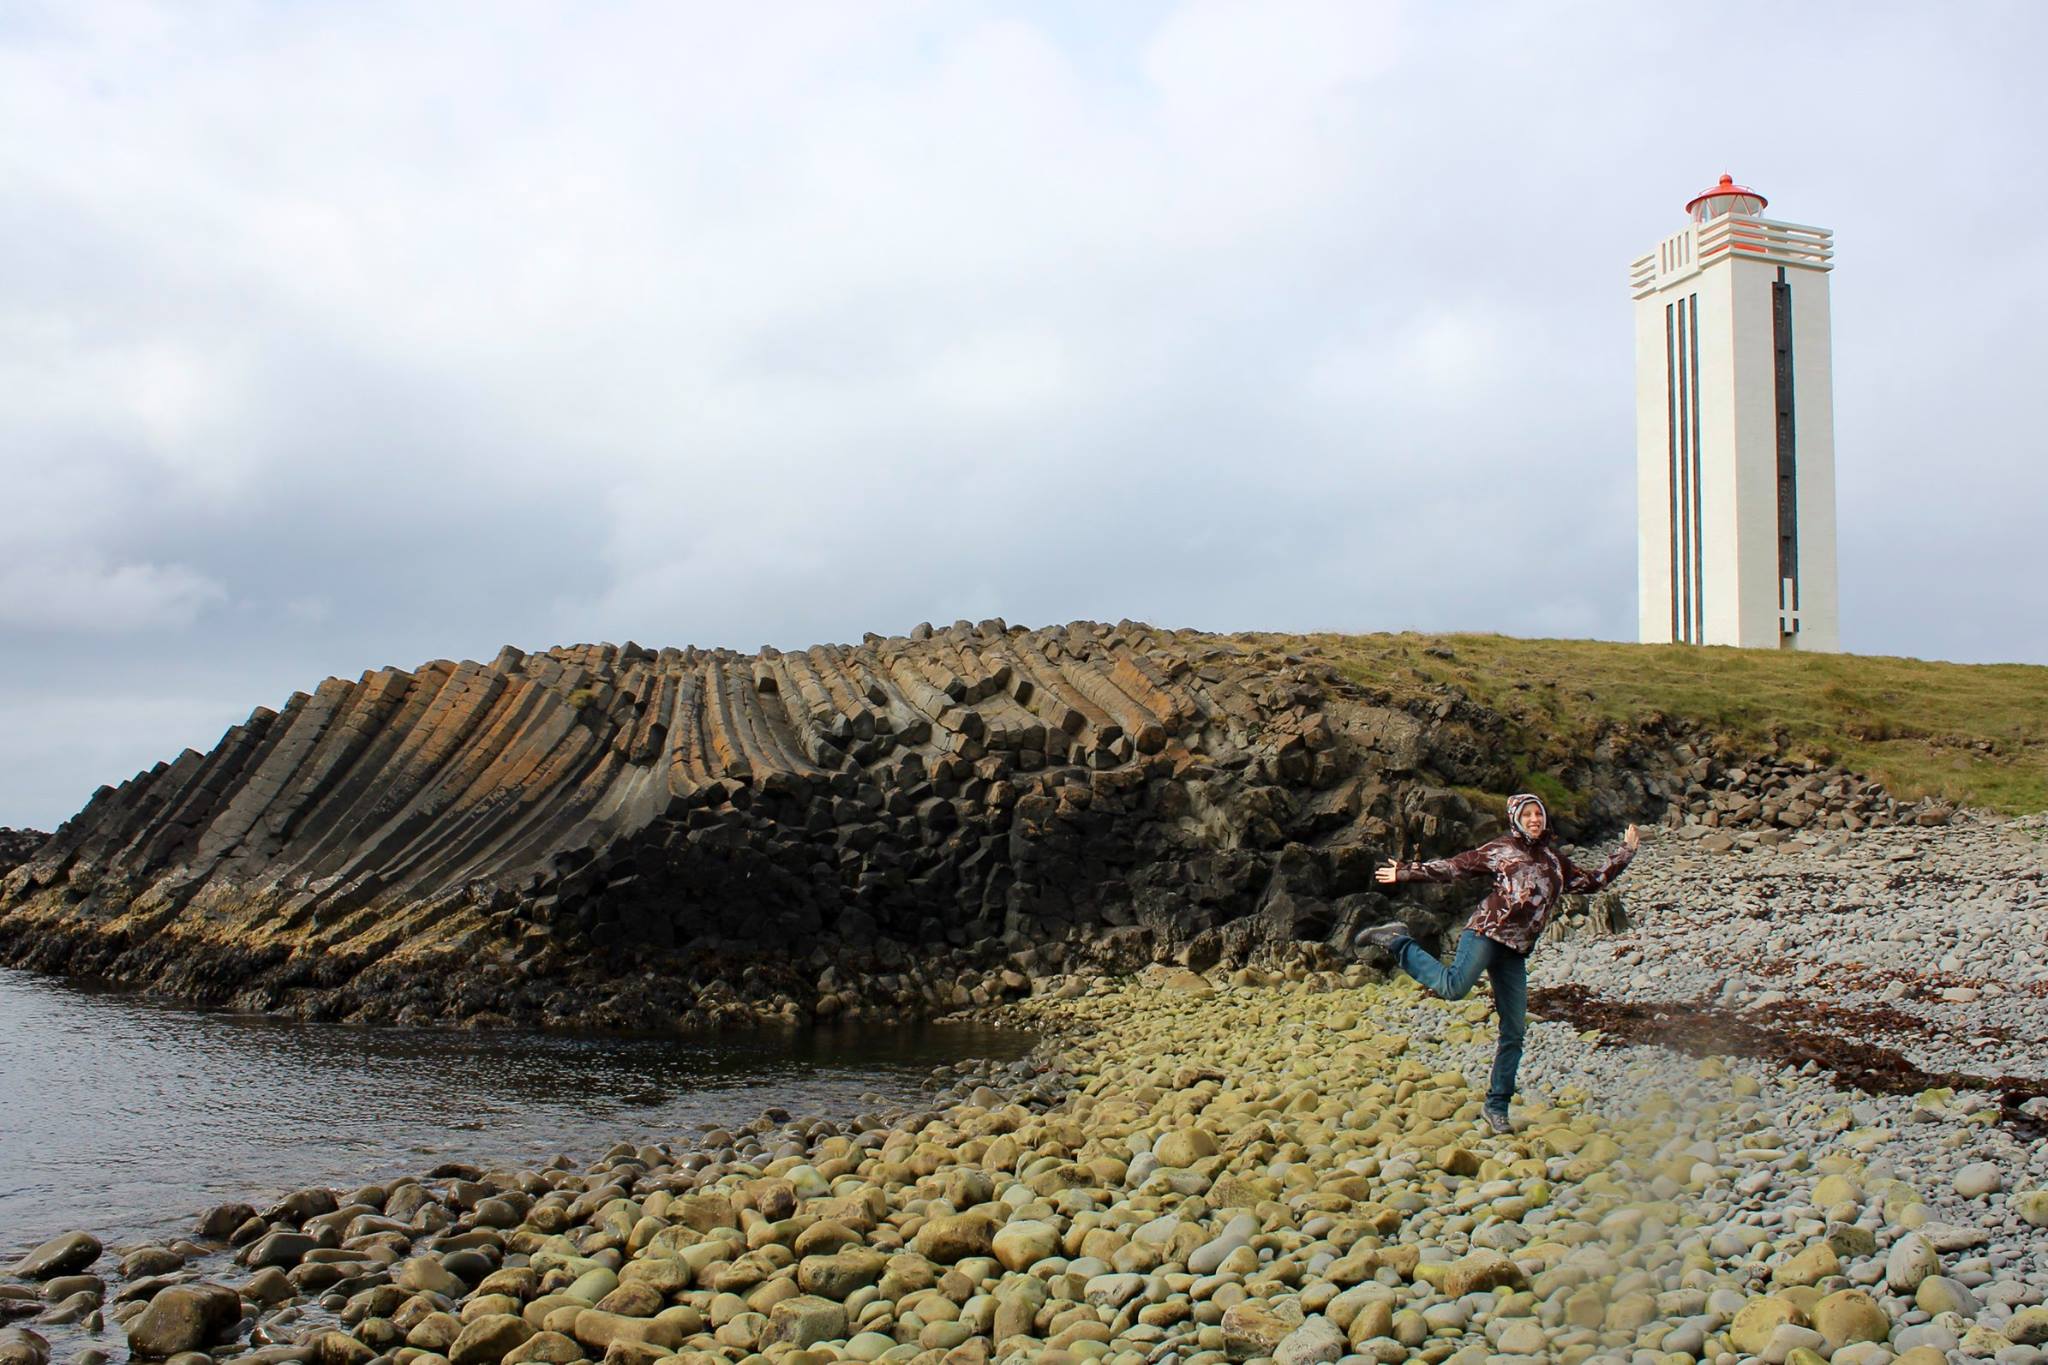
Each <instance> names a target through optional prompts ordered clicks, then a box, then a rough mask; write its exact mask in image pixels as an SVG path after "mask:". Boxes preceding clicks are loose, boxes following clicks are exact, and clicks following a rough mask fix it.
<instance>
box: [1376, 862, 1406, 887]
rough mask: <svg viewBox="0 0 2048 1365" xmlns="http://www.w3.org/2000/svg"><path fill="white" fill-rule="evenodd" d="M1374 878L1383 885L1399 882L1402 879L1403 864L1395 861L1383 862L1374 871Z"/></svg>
mask: <svg viewBox="0 0 2048 1365" xmlns="http://www.w3.org/2000/svg"><path fill="white" fill-rule="evenodd" d="M1372 879H1373V880H1374V881H1376V882H1379V883H1380V884H1382V885H1389V884H1391V883H1394V882H1397V881H1399V880H1401V866H1400V864H1399V863H1394V862H1388V863H1383V864H1381V865H1380V866H1379V868H1377V869H1376V870H1375V871H1374V872H1373V874H1372Z"/></svg>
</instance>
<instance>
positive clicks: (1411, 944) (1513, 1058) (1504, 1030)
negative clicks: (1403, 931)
mask: <svg viewBox="0 0 2048 1365" xmlns="http://www.w3.org/2000/svg"><path fill="white" fill-rule="evenodd" d="M1395 957H1396V958H1397V959H1398V960H1399V962H1400V964H1401V970H1402V971H1404V972H1406V973H1408V975H1410V976H1412V977H1414V978H1415V979H1416V980H1417V981H1420V982H1421V983H1422V987H1423V989H1424V990H1427V991H1429V992H1430V993H1432V994H1434V995H1440V996H1442V997H1443V998H1444V999H1446V1000H1463V999H1464V998H1465V997H1466V996H1468V995H1470V994H1471V993H1472V987H1473V985H1474V983H1476V982H1477V981H1478V980H1479V974H1480V973H1481V972H1485V973H1486V975H1487V976H1488V977H1490V978H1492V981H1493V1008H1494V1012H1495V1013H1497V1014H1498V1015H1500V1046H1499V1047H1497V1048H1496V1049H1494V1053H1493V1076H1492V1077H1491V1079H1490V1081H1489V1083H1488V1085H1487V1088H1486V1107H1487V1108H1488V1109H1490V1110H1492V1111H1493V1112H1494V1113H1496V1114H1505V1113H1507V1112H1508V1101H1509V1100H1511V1099H1513V1098H1514V1096H1515V1073H1516V1072H1518V1071H1520V1070H1521V1069H1522V1036H1523V1034H1525V1033H1526V1032H1527V1031H1528V1027H1529V959H1528V958H1526V957H1524V956H1523V955H1522V954H1520V953H1518V952H1516V951H1515V950H1514V949H1512V948H1510V947H1508V946H1507V945H1506V944H1502V943H1495V942H1494V941H1493V940H1492V939H1490V938H1487V937H1485V936H1483V935H1481V934H1475V933H1473V932H1472V931H1471V930H1470V929H1467V930H1466V931H1465V935H1464V937H1463V938H1460V939H1459V940H1458V951H1457V955H1456V956H1454V957H1453V958H1452V959H1451V965H1450V966H1448V967H1446V966H1444V964H1443V963H1441V962H1438V961H1437V960H1436V959H1435V958H1433V957H1431V956H1430V955H1429V954H1428V953H1427V952H1425V951H1424V950H1423V947H1422V945H1421V944H1419V943H1417V942H1416V941H1415V940H1414V939H1412V938H1404V939H1402V940H1401V942H1400V944H1399V946H1398V947H1397V948H1396V950H1395Z"/></svg>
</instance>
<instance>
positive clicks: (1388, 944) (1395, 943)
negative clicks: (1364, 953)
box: [1351, 923, 1414, 953]
mask: <svg viewBox="0 0 2048 1365" xmlns="http://www.w3.org/2000/svg"><path fill="white" fill-rule="evenodd" d="M1412 937H1414V936H1413V935H1412V934H1410V933H1409V932H1408V926H1407V925H1405V924H1400V923H1394V924H1375V925H1373V926H1372V927H1371V928H1370V929H1364V930H1361V931H1359V934H1358V937H1356V938H1354V939H1352V940H1351V946H1352V947H1353V948H1381V949H1384V950H1385V951H1387V952H1389V953H1397V952H1399V951H1400V949H1401V945H1402V944H1403V943H1406V942H1407V941H1408V940H1409V939H1410V938H1412Z"/></svg>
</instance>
